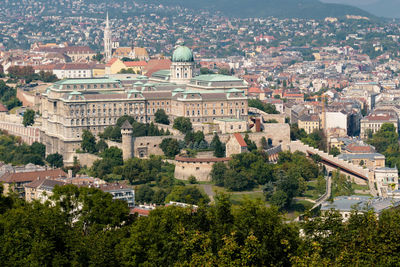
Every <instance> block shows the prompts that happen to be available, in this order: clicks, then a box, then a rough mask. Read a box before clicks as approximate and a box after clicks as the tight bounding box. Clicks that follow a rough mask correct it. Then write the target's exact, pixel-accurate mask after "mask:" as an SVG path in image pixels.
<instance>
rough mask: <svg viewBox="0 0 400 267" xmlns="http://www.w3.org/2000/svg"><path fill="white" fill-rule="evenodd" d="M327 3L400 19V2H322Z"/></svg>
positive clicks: (363, 0)
mask: <svg viewBox="0 0 400 267" xmlns="http://www.w3.org/2000/svg"><path fill="white" fill-rule="evenodd" d="M322 2H327V3H346V4H349V5H352V6H356V7H358V8H361V9H363V10H366V11H368V12H370V13H371V14H373V15H375V16H380V17H386V18H400V0H368V1H366V0H351V1H348V0H322Z"/></svg>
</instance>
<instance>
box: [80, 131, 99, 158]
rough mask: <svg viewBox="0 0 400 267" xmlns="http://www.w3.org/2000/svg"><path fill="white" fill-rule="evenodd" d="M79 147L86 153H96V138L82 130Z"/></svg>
mask: <svg viewBox="0 0 400 267" xmlns="http://www.w3.org/2000/svg"><path fill="white" fill-rule="evenodd" d="M81 147H82V149H83V151H85V152H87V153H96V152H97V150H96V138H95V137H94V135H93V134H92V133H91V132H89V131H88V130H83V134H82V143H81Z"/></svg>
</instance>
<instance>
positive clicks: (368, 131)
mask: <svg viewBox="0 0 400 267" xmlns="http://www.w3.org/2000/svg"><path fill="white" fill-rule="evenodd" d="M398 121H399V119H398V117H397V115H396V114H395V113H394V112H384V111H377V112H374V113H371V114H370V115H368V116H366V117H364V118H362V119H361V130H360V136H361V138H368V137H369V136H370V135H372V134H374V133H376V132H377V131H379V130H380V129H381V127H382V124H384V123H391V124H393V125H394V127H395V128H396V131H398Z"/></svg>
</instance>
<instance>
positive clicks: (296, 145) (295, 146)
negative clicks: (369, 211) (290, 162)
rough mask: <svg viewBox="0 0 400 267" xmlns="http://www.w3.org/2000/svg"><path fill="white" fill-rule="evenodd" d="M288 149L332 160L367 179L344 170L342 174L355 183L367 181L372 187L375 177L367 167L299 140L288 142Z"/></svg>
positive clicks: (331, 169)
mask: <svg viewBox="0 0 400 267" xmlns="http://www.w3.org/2000/svg"><path fill="white" fill-rule="evenodd" d="M289 149H290V151H292V152H294V151H301V152H303V153H305V154H310V153H312V154H318V155H319V156H320V157H321V158H323V159H324V160H327V161H329V162H332V163H334V164H336V165H338V166H340V167H341V168H343V169H347V170H351V171H352V172H354V173H356V174H357V175H360V176H363V177H365V178H366V179H367V181H365V180H363V179H361V178H359V177H357V176H354V175H351V174H350V173H347V172H344V174H346V176H350V177H351V179H353V180H354V182H355V183H357V184H365V183H369V184H370V188H371V184H372V188H374V186H373V183H374V179H375V178H374V172H370V170H368V169H364V168H363V167H361V166H357V165H354V164H352V163H350V162H347V161H344V160H342V159H339V158H338V157H334V156H332V155H329V154H328V153H325V152H323V151H321V150H318V149H315V148H313V147H310V146H308V145H306V144H303V143H302V142H301V141H292V142H291V143H290V144H289ZM326 168H327V169H328V170H329V171H333V170H336V168H335V167H332V166H329V165H327V166H326ZM372 190H373V189H372ZM372 190H371V193H373V192H372Z"/></svg>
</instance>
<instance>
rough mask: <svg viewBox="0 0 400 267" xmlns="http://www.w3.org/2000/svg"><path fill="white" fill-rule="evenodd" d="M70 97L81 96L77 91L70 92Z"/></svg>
mask: <svg viewBox="0 0 400 267" xmlns="http://www.w3.org/2000/svg"><path fill="white" fill-rule="evenodd" d="M69 94H70V95H81V94H82V93H81V92H78V91H72V92H71V93H69Z"/></svg>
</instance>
